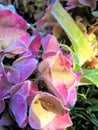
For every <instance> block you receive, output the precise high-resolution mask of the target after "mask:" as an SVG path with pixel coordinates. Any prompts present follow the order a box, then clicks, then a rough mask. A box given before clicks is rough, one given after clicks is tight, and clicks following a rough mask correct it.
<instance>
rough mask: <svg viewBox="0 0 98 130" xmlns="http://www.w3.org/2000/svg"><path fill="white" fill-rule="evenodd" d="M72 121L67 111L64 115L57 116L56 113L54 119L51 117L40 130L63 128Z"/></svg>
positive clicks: (68, 125)
mask: <svg viewBox="0 0 98 130" xmlns="http://www.w3.org/2000/svg"><path fill="white" fill-rule="evenodd" d="M72 125H73V123H72V121H71V119H70V116H69V113H67V114H66V115H65V116H59V115H57V116H56V117H55V119H53V120H52V121H51V122H50V123H49V124H48V125H47V126H46V127H45V128H43V129H42V130H46V129H49V130H64V129H65V128H67V127H70V126H72Z"/></svg>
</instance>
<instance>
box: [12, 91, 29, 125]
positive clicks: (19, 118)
mask: <svg viewBox="0 0 98 130" xmlns="http://www.w3.org/2000/svg"><path fill="white" fill-rule="evenodd" d="M10 109H11V111H12V113H13V115H14V117H15V120H16V122H17V123H18V125H19V126H20V127H25V125H26V124H25V122H26V119H27V102H26V100H25V98H24V96H23V95H21V94H20V93H16V94H14V95H13V96H12V98H11V100H10Z"/></svg>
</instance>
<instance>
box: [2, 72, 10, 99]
mask: <svg viewBox="0 0 98 130" xmlns="http://www.w3.org/2000/svg"><path fill="white" fill-rule="evenodd" d="M11 86H12V85H11V84H10V83H9V82H8V80H7V78H6V77H5V74H4V72H3V70H0V99H2V98H3V99H5V98H9V90H10V88H11Z"/></svg>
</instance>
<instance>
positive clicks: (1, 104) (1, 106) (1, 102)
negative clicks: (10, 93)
mask: <svg viewBox="0 0 98 130" xmlns="http://www.w3.org/2000/svg"><path fill="white" fill-rule="evenodd" d="M4 109H5V102H4V100H3V99H2V100H1V99H0V113H2V112H3V111H4Z"/></svg>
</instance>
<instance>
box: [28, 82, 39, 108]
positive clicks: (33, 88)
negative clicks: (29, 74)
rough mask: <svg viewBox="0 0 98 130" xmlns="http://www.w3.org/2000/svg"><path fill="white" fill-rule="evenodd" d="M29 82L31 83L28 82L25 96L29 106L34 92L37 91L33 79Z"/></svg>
mask: <svg viewBox="0 0 98 130" xmlns="http://www.w3.org/2000/svg"><path fill="white" fill-rule="evenodd" d="M30 82H31V84H30V90H29V96H28V97H27V103H28V105H29V106H30V105H31V102H32V100H33V99H34V97H35V95H36V93H37V92H38V86H37V85H36V84H35V83H34V82H33V81H30Z"/></svg>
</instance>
